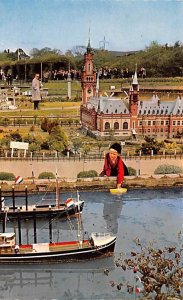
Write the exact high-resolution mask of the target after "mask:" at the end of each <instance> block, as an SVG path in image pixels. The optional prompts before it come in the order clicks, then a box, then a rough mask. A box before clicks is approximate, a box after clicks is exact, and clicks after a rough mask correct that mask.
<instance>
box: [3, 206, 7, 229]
mask: <svg viewBox="0 0 183 300" xmlns="http://www.w3.org/2000/svg"><path fill="white" fill-rule="evenodd" d="M6 214H7V212H6V211H4V213H3V233H5V232H6Z"/></svg>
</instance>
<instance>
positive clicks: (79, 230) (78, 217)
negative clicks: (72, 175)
mask: <svg viewBox="0 0 183 300" xmlns="http://www.w3.org/2000/svg"><path fill="white" fill-rule="evenodd" d="M77 201H78V213H77V220H78V222H77V223H78V234H77V236H78V241H79V246H80V248H82V246H83V235H82V218H81V210H80V207H79V206H80V204H79V193H78V191H77Z"/></svg>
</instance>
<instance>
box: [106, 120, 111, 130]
mask: <svg viewBox="0 0 183 300" xmlns="http://www.w3.org/2000/svg"><path fill="white" fill-rule="evenodd" d="M107 129H110V124H109V122H106V123H105V130H107Z"/></svg>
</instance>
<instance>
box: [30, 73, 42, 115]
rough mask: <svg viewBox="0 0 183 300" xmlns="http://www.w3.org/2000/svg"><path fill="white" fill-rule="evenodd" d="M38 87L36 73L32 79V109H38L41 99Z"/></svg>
mask: <svg viewBox="0 0 183 300" xmlns="http://www.w3.org/2000/svg"><path fill="white" fill-rule="evenodd" d="M40 89H41V83H40V81H39V74H38V73H36V74H35V77H34V79H33V80H32V102H33V103H34V110H36V109H38V107H39V102H40V101H41V100H42V97H41V91H40Z"/></svg>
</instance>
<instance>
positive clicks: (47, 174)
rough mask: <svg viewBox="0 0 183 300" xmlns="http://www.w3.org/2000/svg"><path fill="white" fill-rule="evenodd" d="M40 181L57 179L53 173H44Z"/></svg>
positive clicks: (41, 174) (40, 176) (40, 175)
mask: <svg viewBox="0 0 183 300" xmlns="http://www.w3.org/2000/svg"><path fill="white" fill-rule="evenodd" d="M38 178H39V179H55V175H54V174H53V173H52V172H42V173H40V174H39V176H38Z"/></svg>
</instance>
